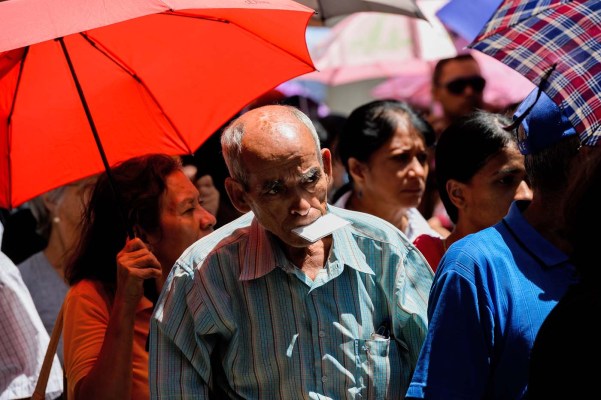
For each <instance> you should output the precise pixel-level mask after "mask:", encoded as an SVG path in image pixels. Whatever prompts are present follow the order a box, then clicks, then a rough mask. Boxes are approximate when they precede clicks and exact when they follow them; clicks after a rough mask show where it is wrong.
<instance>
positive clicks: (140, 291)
mask: <svg viewBox="0 0 601 400" xmlns="http://www.w3.org/2000/svg"><path fill="white" fill-rule="evenodd" d="M161 276H162V275H161V264H160V263H159V261H158V260H157V258H156V257H155V256H154V254H152V252H151V251H150V250H149V249H148V247H146V245H145V244H144V242H143V241H142V240H141V239H139V238H134V239H131V240H129V239H128V240H127V242H126V243H125V246H124V247H123V249H122V250H121V251H120V252H119V253H118V254H117V293H116V295H115V297H116V298H119V299H120V300H121V301H124V302H125V303H127V304H131V305H134V306H135V305H137V304H138V303H139V301H140V298H141V297H142V296H143V295H144V286H143V284H144V280H146V279H153V278H161Z"/></svg>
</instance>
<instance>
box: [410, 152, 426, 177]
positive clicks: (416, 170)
mask: <svg viewBox="0 0 601 400" xmlns="http://www.w3.org/2000/svg"><path fill="white" fill-rule="evenodd" d="M426 174H427V172H426V165H425V164H423V163H422V162H421V161H420V160H419V158H417V157H413V159H412V160H411V164H410V165H409V175H411V176H416V177H420V178H423V177H425V176H426Z"/></svg>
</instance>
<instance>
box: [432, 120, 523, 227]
mask: <svg viewBox="0 0 601 400" xmlns="http://www.w3.org/2000/svg"><path fill="white" fill-rule="evenodd" d="M509 123H511V119H510V118H509V117H507V116H505V115H501V114H494V113H491V112H487V111H482V110H478V111H475V112H473V113H471V114H468V115H466V116H464V117H461V118H460V119H458V120H457V121H455V122H453V123H452V124H450V125H449V126H448V127H447V128H446V129H445V130H444V131H443V132H442V133H441V134H440V137H439V139H438V142H437V143H436V150H435V153H434V162H435V167H436V168H435V170H434V173H435V176H436V182H437V187H438V193H439V195H440V199H441V200H442V203H443V204H444V207H445V210H446V211H447V214H449V217H450V218H451V221H453V223H457V218H458V210H457V207H455V205H454V204H453V202H452V201H451V199H450V197H449V194H448V193H447V189H446V185H447V182H448V181H449V179H455V180H457V181H459V182H462V183H468V182H469V181H470V180H471V179H472V177H473V176H474V175H475V174H476V173H477V172H478V171H479V170H480V169H481V168H482V167H484V166H485V165H486V163H487V162H488V160H489V159H490V158H491V157H493V156H495V155H496V154H498V153H499V152H500V151H502V150H503V149H504V148H505V147H507V146H509V145H510V144H511V143H515V146H516V148H517V138H516V137H515V135H514V134H513V133H512V132H509V131H507V130H505V129H503V127H504V126H506V125H507V124H509Z"/></svg>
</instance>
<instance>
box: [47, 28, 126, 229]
mask: <svg viewBox="0 0 601 400" xmlns="http://www.w3.org/2000/svg"><path fill="white" fill-rule="evenodd" d="M56 40H58V41H59V43H60V44H61V48H62V49H63V53H64V54H65V59H66V60H67V64H68V65H69V71H71V76H72V77H73V81H74V82H75V87H76V88H77V93H78V94H79V99H80V100H81V104H82V105H83V109H84V111H85V113H86V117H87V118H88V122H89V124H90V128H91V129H92V134H93V135H94V140H95V141H96V147H98V152H99V153H100V157H101V158H102V163H103V164H104V169H105V171H106V176H107V177H108V180H109V184H110V185H111V187H112V188H113V193H114V194H115V197H116V199H117V203H118V204H119V210H120V213H121V217H122V218H123V222H124V224H125V227H126V229H127V236H128V237H129V238H130V239H133V238H134V236H135V235H134V231H133V228H132V227H131V226H130V224H129V223H128V222H127V217H126V215H125V211H124V210H123V203H122V202H121V196H120V194H119V191H118V190H117V184H116V183H115V180H114V178H113V174H112V172H111V167H110V165H109V162H108V160H107V158H106V153H105V152H104V147H103V146H102V142H101V141H100V136H98V130H97V129H96V124H95V123H94V119H93V118H92V113H91V112H90V108H89V107H88V102H87V101H86V97H85V96H84V93H83V89H82V88H81V85H80V83H79V79H77V74H76V73H75V68H74V67H73V63H72V62H71V57H70V56H69V52H68V51H67V46H65V41H64V40H63V38H62V37H60V38H58V39H56Z"/></svg>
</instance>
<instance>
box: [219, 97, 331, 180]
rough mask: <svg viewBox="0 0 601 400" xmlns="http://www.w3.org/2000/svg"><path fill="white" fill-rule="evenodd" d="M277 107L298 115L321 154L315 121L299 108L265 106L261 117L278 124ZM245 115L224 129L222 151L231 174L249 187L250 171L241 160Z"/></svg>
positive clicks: (297, 117) (320, 162) (320, 159)
mask: <svg viewBox="0 0 601 400" xmlns="http://www.w3.org/2000/svg"><path fill="white" fill-rule="evenodd" d="M275 107H277V108H278V109H281V110H287V111H288V113H289V114H290V115H292V116H294V117H296V119H297V120H299V121H300V122H301V123H302V124H303V125H305V126H306V127H307V129H309V132H311V136H312V137H313V141H314V142H315V150H316V152H317V154H320V153H321V144H320V141H319V135H318V134H317V130H316V129H315V125H313V121H311V119H310V118H309V117H308V116H307V115H306V114H305V113H303V112H302V111H301V110H299V109H298V108H296V107H293V106H288V105H277V106H265V107H262V108H265V109H264V110H259V112H260V114H259V118H264V119H265V120H267V121H269V123H270V124H271V125H277V123H278V122H279V121H277V120H275V119H274V113H273V111H272V110H273V108H275ZM251 111H252V110H251ZM243 116H244V114H243V115H242V116H239V117H238V118H236V119H235V120H233V121H232V122H231V123H230V124H229V125H228V126H227V127H226V128H225V130H224V131H223V133H222V135H221V152H222V154H223V159H224V161H225V164H226V166H227V169H228V171H229V174H230V176H231V177H232V178H234V179H236V180H237V181H238V182H240V183H241V184H243V185H244V186H245V187H248V182H249V176H248V172H247V171H246V170H245V168H244V166H243V165H242V164H241V162H240V155H241V153H242V139H243V138H244V135H245V133H246V124H245V123H244V120H243V119H241V117H243ZM318 158H319V164H320V165H321V166H322V167H323V160H322V158H321V156H319V157H318Z"/></svg>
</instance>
